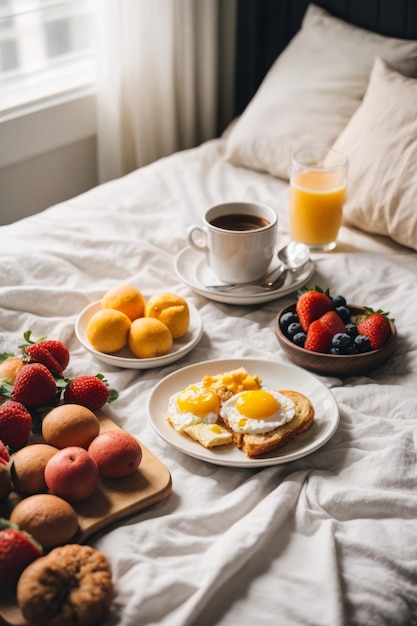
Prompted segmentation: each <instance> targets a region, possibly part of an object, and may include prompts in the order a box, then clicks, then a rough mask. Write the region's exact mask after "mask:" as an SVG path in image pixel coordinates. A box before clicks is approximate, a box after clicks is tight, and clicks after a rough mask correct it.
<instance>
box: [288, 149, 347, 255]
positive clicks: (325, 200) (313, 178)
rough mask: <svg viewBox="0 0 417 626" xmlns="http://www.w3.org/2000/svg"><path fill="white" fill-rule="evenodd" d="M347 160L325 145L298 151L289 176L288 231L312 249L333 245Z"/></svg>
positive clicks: (345, 179)
mask: <svg viewBox="0 0 417 626" xmlns="http://www.w3.org/2000/svg"><path fill="white" fill-rule="evenodd" d="M348 167H349V159H348V157H347V156H346V154H343V153H342V152H338V151H337V150H331V149H327V148H324V149H323V148H317V149H315V148H312V149H308V150H299V151H298V152H296V153H295V154H294V156H293V160H292V168H291V179H290V231H291V238H292V239H293V240H294V241H301V242H302V243H305V244H307V245H308V246H309V247H310V249H311V250H317V251H326V250H333V248H335V247H336V241H337V235H338V233H339V229H340V226H341V223H342V210H343V203H344V200H345V195H346V185H347V175H348Z"/></svg>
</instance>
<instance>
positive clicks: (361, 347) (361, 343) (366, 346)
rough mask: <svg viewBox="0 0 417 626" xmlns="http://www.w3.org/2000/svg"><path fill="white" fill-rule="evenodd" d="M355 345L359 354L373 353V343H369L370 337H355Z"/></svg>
mask: <svg viewBox="0 0 417 626" xmlns="http://www.w3.org/2000/svg"><path fill="white" fill-rule="evenodd" d="M354 344H355V347H356V348H357V350H358V352H360V353H362V352H371V350H372V346H371V342H370V341H369V339H368V337H365V335H358V336H357V337H355V339H354Z"/></svg>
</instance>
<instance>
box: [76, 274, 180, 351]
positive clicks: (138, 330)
mask: <svg viewBox="0 0 417 626" xmlns="http://www.w3.org/2000/svg"><path fill="white" fill-rule="evenodd" d="M189 324H190V311H189V307H188V304H187V302H186V300H184V298H182V297H181V296H179V295H178V294H175V293H171V292H162V293H157V294H154V295H153V296H151V297H150V298H149V299H148V300H145V298H144V296H143V295H142V292H141V291H139V290H138V289H137V288H136V287H133V286H132V285H116V286H115V287H112V288H111V289H109V290H108V291H107V292H106V293H105V294H104V296H103V297H102V299H101V301H100V309H99V310H98V311H96V312H95V313H93V315H92V316H91V318H90V319H89V320H88V322H87V326H86V337H87V339H88V342H89V343H90V344H91V346H92V347H93V348H94V349H95V350H97V351H98V352H103V353H106V354H113V353H115V352H119V351H120V350H122V349H123V348H125V347H126V346H128V347H129V349H130V352H131V353H132V354H133V355H134V356H135V357H137V358H138V359H149V358H155V357H159V356H164V355H165V354H168V352H169V351H170V350H171V348H172V345H173V342H174V341H175V340H176V339H179V338H181V337H183V336H184V335H185V333H186V332H187V330H188V328H189Z"/></svg>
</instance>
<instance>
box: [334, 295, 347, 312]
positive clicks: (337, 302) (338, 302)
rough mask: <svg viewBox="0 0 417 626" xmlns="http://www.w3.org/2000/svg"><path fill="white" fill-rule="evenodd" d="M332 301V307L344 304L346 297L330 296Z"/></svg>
mask: <svg viewBox="0 0 417 626" xmlns="http://www.w3.org/2000/svg"><path fill="white" fill-rule="evenodd" d="M332 303H333V308H334V309H336V308H337V307H338V306H346V298H345V297H344V296H341V295H336V296H332Z"/></svg>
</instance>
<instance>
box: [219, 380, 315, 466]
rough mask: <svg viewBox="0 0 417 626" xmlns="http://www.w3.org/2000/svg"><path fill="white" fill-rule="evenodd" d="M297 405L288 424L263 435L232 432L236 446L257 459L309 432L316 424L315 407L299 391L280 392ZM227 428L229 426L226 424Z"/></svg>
mask: <svg viewBox="0 0 417 626" xmlns="http://www.w3.org/2000/svg"><path fill="white" fill-rule="evenodd" d="M279 393H282V394H283V395H285V396H287V397H288V398H290V400H292V401H293V402H294V404H295V415H294V417H293V418H292V420H290V421H289V422H287V423H286V424H283V425H282V426H279V427H278V428H275V429H274V430H271V431H270V432H269V433H263V434H261V435H252V434H242V433H237V432H234V431H232V436H233V442H234V444H235V445H236V446H237V447H238V448H240V450H242V451H243V452H244V453H245V454H246V456H248V457H249V458H253V457H257V456H259V455H261V454H265V453H266V452H271V450H275V449H276V448H278V447H280V446H283V445H284V444H286V443H288V442H289V441H291V440H292V439H294V437H296V436H297V435H298V434H299V433H303V432H304V431H306V430H308V429H309V428H310V427H311V426H312V424H313V422H314V407H313V405H312V403H311V402H310V400H309V399H308V398H307V397H306V396H304V395H303V394H301V393H299V392H298V391H292V390H291V391H290V390H281V389H280V390H279ZM226 427H228V425H227V424H226Z"/></svg>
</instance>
